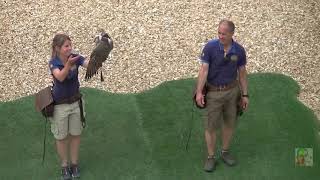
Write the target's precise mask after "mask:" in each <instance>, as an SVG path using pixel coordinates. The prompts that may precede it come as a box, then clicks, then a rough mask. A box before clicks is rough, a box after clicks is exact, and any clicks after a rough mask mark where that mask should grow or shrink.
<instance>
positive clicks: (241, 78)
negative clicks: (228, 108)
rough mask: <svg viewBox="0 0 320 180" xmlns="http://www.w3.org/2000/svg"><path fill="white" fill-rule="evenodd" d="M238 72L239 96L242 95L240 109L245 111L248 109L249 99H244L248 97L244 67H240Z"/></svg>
mask: <svg viewBox="0 0 320 180" xmlns="http://www.w3.org/2000/svg"><path fill="white" fill-rule="evenodd" d="M238 71H239V83H240V88H241V95H242V108H243V109H244V110H245V109H247V108H248V104H249V98H248V97H244V96H246V95H248V81H247V70H246V66H245V65H243V66H240V67H239V69H238ZM243 95H244V96H243Z"/></svg>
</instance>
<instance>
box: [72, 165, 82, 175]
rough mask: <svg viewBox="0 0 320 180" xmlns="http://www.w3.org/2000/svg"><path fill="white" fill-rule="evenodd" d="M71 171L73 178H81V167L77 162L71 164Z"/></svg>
mask: <svg viewBox="0 0 320 180" xmlns="http://www.w3.org/2000/svg"><path fill="white" fill-rule="evenodd" d="M70 171H71V175H72V177H73V178H80V168H79V166H78V165H77V164H73V165H71V167H70Z"/></svg>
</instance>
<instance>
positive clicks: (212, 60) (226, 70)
mask: <svg viewBox="0 0 320 180" xmlns="http://www.w3.org/2000/svg"><path fill="white" fill-rule="evenodd" d="M234 30H235V25H234V23H233V22H232V21H229V20H222V21H220V23H219V27H218V37H219V38H218V39H213V40H210V41H209V42H208V43H207V44H206V45H205V47H204V49H203V51H202V54H201V57H200V60H201V66H200V70H199V76H198V84H197V89H196V102H197V104H198V106H200V107H204V105H205V103H206V113H205V140H206V144H207V150H208V158H207V160H206V162H205V165H204V170H205V171H207V172H211V171H213V170H214V169H215V166H216V156H215V146H216V136H217V135H216V132H217V129H218V128H219V127H220V126H221V125H222V131H221V133H222V150H221V158H222V160H223V161H224V163H225V164H227V165H229V166H233V165H235V164H236V160H235V159H234V157H233V156H232V155H231V154H230V150H229V147H230V142H231V139H232V135H233V132H234V129H235V124H236V119H237V110H238V105H240V108H242V109H243V110H246V109H247V107H248V103H249V96H248V89H247V71H246V66H245V65H246V53H245V50H244V48H243V47H242V46H241V45H240V44H238V43H237V42H235V41H234V40H233V38H232V37H233V34H234ZM237 77H238V78H237ZM237 79H238V80H239V81H238V80H237ZM205 84H207V86H206V87H207V89H208V93H207V96H206V101H205V97H204V94H203V93H202V92H203V91H202V89H203V88H204V87H205ZM239 85H240V87H239ZM239 103H240V104H239Z"/></svg>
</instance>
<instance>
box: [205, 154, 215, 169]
mask: <svg viewBox="0 0 320 180" xmlns="http://www.w3.org/2000/svg"><path fill="white" fill-rule="evenodd" d="M215 169H216V160H215V157H214V156H208V158H207V160H206V162H205V164H204V170H205V171H207V172H212V171H214V170H215Z"/></svg>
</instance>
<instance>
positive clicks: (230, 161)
mask: <svg viewBox="0 0 320 180" xmlns="http://www.w3.org/2000/svg"><path fill="white" fill-rule="evenodd" d="M221 158H222V160H223V162H224V163H225V164H227V165H228V166H234V165H235V164H236V160H235V159H234V157H232V155H231V154H230V152H229V151H223V150H222V152H221Z"/></svg>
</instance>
